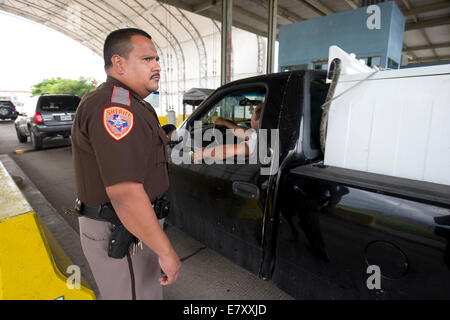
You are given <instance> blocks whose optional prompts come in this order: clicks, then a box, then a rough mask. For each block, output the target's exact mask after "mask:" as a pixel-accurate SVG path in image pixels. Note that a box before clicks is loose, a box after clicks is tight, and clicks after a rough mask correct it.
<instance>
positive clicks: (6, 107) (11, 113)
mask: <svg viewBox="0 0 450 320" xmlns="http://www.w3.org/2000/svg"><path fill="white" fill-rule="evenodd" d="M18 114H19V113H18V112H17V111H16V106H15V105H14V104H13V103H12V101H10V100H0V119H1V120H6V119H10V120H16V119H17V115H18Z"/></svg>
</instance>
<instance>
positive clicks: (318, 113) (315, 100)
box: [309, 80, 328, 149]
mask: <svg viewBox="0 0 450 320" xmlns="http://www.w3.org/2000/svg"><path fill="white" fill-rule="evenodd" d="M309 93H310V97H311V104H310V105H311V138H310V141H311V148H312V149H320V121H321V119H322V108H321V107H322V105H323V104H324V103H325V99H326V97H327V93H328V85H327V84H325V83H323V82H321V81H318V80H313V81H311V86H310V90H309Z"/></svg>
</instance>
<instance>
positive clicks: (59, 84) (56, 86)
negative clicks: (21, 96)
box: [31, 77, 95, 97]
mask: <svg viewBox="0 0 450 320" xmlns="http://www.w3.org/2000/svg"><path fill="white" fill-rule="evenodd" d="M94 81H95V80H94V79H92V78H83V77H81V78H80V79H79V80H72V79H62V78H56V79H55V78H51V79H45V80H43V81H41V82H39V83H37V84H35V85H34V86H33V87H32V89H31V95H32V96H37V95H41V94H63V93H71V94H76V95H78V96H80V97H82V96H83V95H85V94H86V93H88V92H90V91H93V90H94V89H95V86H94Z"/></svg>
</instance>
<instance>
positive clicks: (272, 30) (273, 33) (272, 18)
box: [266, 0, 278, 74]
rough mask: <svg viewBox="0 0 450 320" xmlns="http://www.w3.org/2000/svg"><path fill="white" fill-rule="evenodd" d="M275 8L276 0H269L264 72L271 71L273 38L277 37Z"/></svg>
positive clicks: (273, 49) (276, 5)
mask: <svg viewBox="0 0 450 320" xmlns="http://www.w3.org/2000/svg"><path fill="white" fill-rule="evenodd" d="M277 8H278V0H269V23H268V30H267V67H266V73H267V74H269V73H273V72H274V70H273V68H274V56H275V55H274V52H275V39H276V37H277V11H278V10H277Z"/></svg>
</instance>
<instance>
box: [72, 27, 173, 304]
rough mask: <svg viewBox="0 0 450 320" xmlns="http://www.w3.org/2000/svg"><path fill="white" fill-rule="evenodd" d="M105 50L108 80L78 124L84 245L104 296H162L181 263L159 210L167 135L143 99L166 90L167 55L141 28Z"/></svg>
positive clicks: (80, 112)
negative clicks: (163, 60) (162, 83)
mask: <svg viewBox="0 0 450 320" xmlns="http://www.w3.org/2000/svg"><path fill="white" fill-rule="evenodd" d="M103 55H104V60H105V70H106V73H107V80H106V82H105V83H103V84H101V85H100V86H99V87H98V88H97V89H96V90H95V91H94V92H91V93H88V94H86V95H85V96H84V97H83V99H82V101H81V102H80V105H79V107H78V109H77V112H76V116H75V120H74V123H73V127H72V150H73V161H74V168H75V181H76V191H77V196H78V200H77V204H78V206H77V211H78V212H79V213H80V214H81V215H82V216H81V217H80V218H79V225H80V238H81V245H82V248H83V252H84V254H85V256H86V258H87V261H88V262H89V266H90V268H91V270H92V273H93V275H94V277H95V281H96V283H97V285H98V288H99V291H100V295H101V297H102V298H103V299H162V286H161V285H163V286H164V285H168V284H171V283H173V282H175V281H176V279H177V277H178V273H179V270H180V266H181V263H180V259H179V257H178V255H177V254H176V252H175V250H174V249H173V247H172V245H171V244H170V241H169V240H168V238H167V236H166V234H165V233H164V231H163V230H162V228H161V226H162V221H163V220H158V217H157V215H162V216H164V215H163V214H161V212H160V211H161V210H162V209H161V205H159V204H161V203H162V207H164V208H163V209H166V211H167V202H164V201H165V197H163V196H164V195H165V194H166V192H167V190H168V187H169V179H168V173H167V152H166V148H165V144H166V143H167V142H168V139H167V134H166V133H165V132H164V131H163V130H162V128H161V126H160V124H159V121H158V117H157V115H156V112H155V110H154V109H153V107H152V106H151V105H150V104H149V103H147V102H146V101H144V100H143V99H144V98H145V97H147V96H148V95H149V94H150V93H151V92H153V91H156V90H157V89H158V84H159V79H160V71H161V68H160V65H159V62H158V61H159V57H158V53H157V51H156V48H155V45H154V44H153V42H152V38H151V37H150V35H148V34H147V33H146V32H144V31H142V30H138V29H120V30H116V31H114V32H112V33H111V34H109V35H108V37H107V38H106V40H105V44H104V50H103ZM163 199H164V201H163ZM156 204H158V206H156ZM156 207H158V210H157V209H156ZM162 211H164V210H162ZM155 212H156V213H155ZM160 218H161V216H160ZM140 241H142V242H143V243H144V245H142V242H140ZM137 243H138V244H140V248H138V249H137V250H136V248H137V247H139V246H138V245H137ZM161 270H162V271H163V273H164V275H162V276H161Z"/></svg>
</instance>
